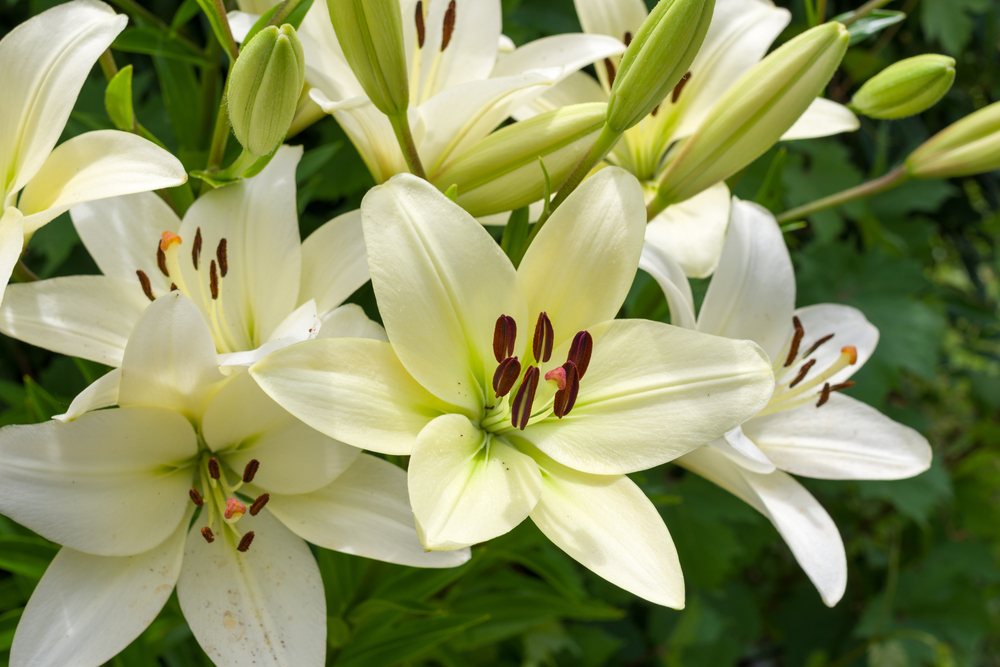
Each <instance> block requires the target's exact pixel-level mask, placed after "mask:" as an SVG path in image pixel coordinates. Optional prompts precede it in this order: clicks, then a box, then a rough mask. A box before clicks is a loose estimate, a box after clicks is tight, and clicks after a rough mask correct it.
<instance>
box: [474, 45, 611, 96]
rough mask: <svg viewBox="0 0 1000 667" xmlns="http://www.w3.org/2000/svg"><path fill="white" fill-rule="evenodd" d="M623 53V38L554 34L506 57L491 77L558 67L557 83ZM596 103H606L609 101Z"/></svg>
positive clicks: (499, 62)
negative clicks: (574, 73) (582, 68)
mask: <svg viewBox="0 0 1000 667" xmlns="http://www.w3.org/2000/svg"><path fill="white" fill-rule="evenodd" d="M624 51H625V45H624V44H622V42H621V38H620V37H617V38H615V37H607V36H605V35H588V34H580V33H575V34H565V35H551V36H549V37H543V38H541V39H536V40H534V41H532V42H528V43H527V44H525V45H524V46H522V47H520V48H518V49H516V50H515V51H514V52H513V53H510V54H507V55H505V56H504V57H503V58H501V59H500V60H499V61H498V62H497V64H496V67H494V68H493V74H492V76H494V77H501V76H512V75H514V74H521V73H524V72H531V71H537V70H547V69H549V68H557V69H559V70H560V72H559V74H557V75H556V76H555V77H554V78H555V82H559V81H562V80H563V79H564V78H566V77H567V76H569V75H570V74H572V73H573V72H576V71H578V70H579V69H580V68H581V67H586V66H587V65H589V64H591V63H594V62H599V61H601V60H604V59H605V58H609V57H611V56H617V55H621V54H622V53H623V52H624ZM591 81H593V79H591ZM597 101H606V98H605V100H597Z"/></svg>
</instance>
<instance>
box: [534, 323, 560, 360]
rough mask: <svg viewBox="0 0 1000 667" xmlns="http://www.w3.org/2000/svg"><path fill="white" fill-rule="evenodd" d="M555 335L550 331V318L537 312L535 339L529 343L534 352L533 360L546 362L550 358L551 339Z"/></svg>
mask: <svg viewBox="0 0 1000 667" xmlns="http://www.w3.org/2000/svg"><path fill="white" fill-rule="evenodd" d="M554 338H555V335H554V334H553V332H552V320H550V319H549V316H548V315H547V314H546V313H544V312H542V313H539V314H538V321H537V322H536V323H535V339H534V340H533V341H532V343H531V350H532V352H534V353H535V361H540V362H543V363H544V362H546V361H548V360H549V359H550V358H552V341H553V339H554Z"/></svg>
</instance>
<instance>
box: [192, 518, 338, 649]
mask: <svg viewBox="0 0 1000 667" xmlns="http://www.w3.org/2000/svg"><path fill="white" fill-rule="evenodd" d="M239 527H240V529H241V530H243V531H253V533H254V540H253V544H252V545H251V547H250V549H249V550H248V551H247V552H246V553H240V552H239V551H237V550H236V539H235V538H234V536H233V534H232V532H231V531H229V530H224V531H222V533H221V534H220V535H219V536H218V537H216V539H215V542H213V543H212V544H209V543H207V542H206V541H205V540H204V539H203V538H202V536H201V527H200V526H199V525H198V524H195V525H194V526H192V527H191V531H190V532H189V533H188V539H187V550H186V552H185V554H184V566H183V567H182V568H181V576H180V580H179V581H178V582H177V598H178V600H180V603H181V610H182V611H183V612H184V618H186V619H187V621H188V624H189V625H190V626H191V632H192V633H194V636H195V639H197V640H198V643H199V644H201V647H202V648H203V649H204V650H205V653H207V654H208V656H209V658H211V659H212V662H213V663H215V664H216V665H218V666H219V667H230V666H233V667H235V666H236V665H261V666H262V667H287V666H288V665H295V666H296V667H299V666H300V665H301V666H302V667H320V666H321V665H323V664H324V663H325V661H326V598H325V597H324V595H323V580H322V578H321V577H320V573H319V567H317V566H316V559H315V558H313V555H312V552H310V551H309V547H308V546H307V545H306V543H305V542H303V541H302V540H301V539H299V538H298V537H296V536H295V535H293V534H292V533H291V532H290V531H289V530H288V529H287V528H285V527H284V526H283V525H281V522H279V521H278V520H277V519H275V518H274V517H272V516H271V515H270V513H268V512H261V513H260V514H258V515H257V516H245V517H243V518H242V519H240V522H239ZM244 534H245V533H244Z"/></svg>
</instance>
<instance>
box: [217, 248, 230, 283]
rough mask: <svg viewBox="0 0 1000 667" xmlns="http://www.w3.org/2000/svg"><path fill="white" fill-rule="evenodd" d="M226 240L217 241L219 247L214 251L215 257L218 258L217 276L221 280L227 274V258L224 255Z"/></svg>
mask: <svg viewBox="0 0 1000 667" xmlns="http://www.w3.org/2000/svg"><path fill="white" fill-rule="evenodd" d="M226 248H227V243H226V239H220V240H219V247H218V248H216V249H215V256H216V257H218V258H219V275H220V276H221V277H222V278H225V277H226V274H227V273H229V256H228V255H227V254H226Z"/></svg>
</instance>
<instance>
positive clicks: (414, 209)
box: [361, 174, 533, 449]
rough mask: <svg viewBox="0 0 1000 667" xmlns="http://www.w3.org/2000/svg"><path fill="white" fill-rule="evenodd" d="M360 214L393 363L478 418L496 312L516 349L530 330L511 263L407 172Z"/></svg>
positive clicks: (488, 378) (464, 216)
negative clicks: (513, 331)
mask: <svg viewBox="0 0 1000 667" xmlns="http://www.w3.org/2000/svg"><path fill="white" fill-rule="evenodd" d="M361 218H362V221H363V224H364V231H365V243H366V244H367V247H368V264H369V269H370V271H371V276H372V285H373V287H374V288H375V296H376V297H377V298H378V304H379V311H380V313H381V315H382V321H383V323H384V324H385V330H386V333H387V334H388V336H389V340H390V341H392V347H393V349H394V350H395V352H396V354H397V355H398V356H399V360H400V361H401V362H402V364H403V366H405V367H406V370H408V371H409V372H410V374H411V375H412V376H413V377H414V378H415V379H416V380H417V382H419V383H420V384H421V385H423V386H424V387H425V388H426V389H427V390H428V391H430V392H431V393H433V394H434V395H435V396H437V397H438V398H440V399H441V400H443V401H447V402H449V403H452V404H454V405H458V406H461V407H462V408H464V409H465V410H467V411H468V412H470V413H471V414H472V415H476V414H477V413H478V412H479V411H480V410H481V408H482V406H483V405H484V404H483V400H484V399H483V395H482V391H483V390H482V388H483V387H486V386H488V385H489V384H490V383H491V382H492V378H493V370H494V369H495V368H496V364H497V361H496V359H495V357H494V354H493V332H494V327H495V326H496V321H497V318H498V317H499V316H500V315H508V316H510V317H513V318H514V320H515V321H516V322H517V330H518V332H523V333H519V336H518V348H517V349H515V354H518V353H519V352H518V350H519V349H523V346H524V341H525V340H526V337H527V336H528V333H527V331H528V326H529V323H528V320H527V316H526V307H525V302H524V296H523V294H522V292H521V288H520V286H519V284H518V278H517V274H516V273H515V271H514V267H513V266H512V265H511V263H510V260H509V259H507V256H506V255H504V253H503V251H502V250H501V249H500V246H499V245H498V244H497V243H496V241H494V240H493V237H491V236H490V235H489V233H488V232H487V231H486V230H485V229H483V227H482V225H480V224H479V223H478V222H476V220H475V218H473V217H472V216H470V215H469V214H468V213H466V212H465V211H463V210H462V209H461V208H459V207H458V205H457V204H455V203H454V202H453V201H451V200H450V199H448V197H446V196H445V195H443V194H441V193H440V192H438V190H437V189H436V188H434V186H432V185H431V184H430V183H428V182H427V181H424V180H422V179H418V178H416V177H414V176H410V175H409V174H400V175H398V176H396V177H394V178H393V179H392V180H391V181H389V183H387V184H386V185H383V186H380V187H376V188H373V189H372V190H370V191H369V192H368V194H367V195H365V198H364V200H363V201H362V203H361ZM532 324H533V323H532ZM366 449H367V447H366Z"/></svg>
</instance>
